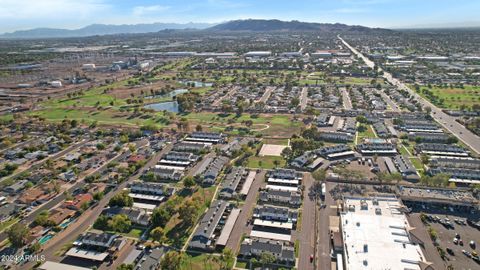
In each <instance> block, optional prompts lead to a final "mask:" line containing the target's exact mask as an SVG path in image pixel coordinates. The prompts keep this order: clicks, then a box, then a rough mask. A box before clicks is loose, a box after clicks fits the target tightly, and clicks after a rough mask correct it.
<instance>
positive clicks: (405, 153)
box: [398, 144, 410, 156]
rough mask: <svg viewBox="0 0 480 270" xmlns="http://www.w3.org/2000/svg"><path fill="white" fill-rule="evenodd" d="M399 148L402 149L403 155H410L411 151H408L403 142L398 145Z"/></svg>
mask: <svg viewBox="0 0 480 270" xmlns="http://www.w3.org/2000/svg"><path fill="white" fill-rule="evenodd" d="M398 150H399V151H400V154H401V155H402V156H410V153H408V151H407V148H405V146H404V145H403V144H401V145H400V146H399V147H398Z"/></svg>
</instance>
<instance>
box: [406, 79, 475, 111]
mask: <svg viewBox="0 0 480 270" xmlns="http://www.w3.org/2000/svg"><path fill="white" fill-rule="evenodd" d="M412 88H413V89H415V91H416V92H417V93H419V94H420V95H421V96H422V97H424V98H426V99H428V100H429V101H430V102H432V103H433V104H434V105H436V106H438V107H441V108H445V109H453V110H465V109H475V108H476V109H477V110H478V109H479V104H480V86H473V85H464V86H455V87H451V86H444V87H440V86H431V87H428V86H418V87H416V86H413V87H412Z"/></svg>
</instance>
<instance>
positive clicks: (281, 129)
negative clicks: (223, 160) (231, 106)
mask: <svg viewBox="0 0 480 270" xmlns="http://www.w3.org/2000/svg"><path fill="white" fill-rule="evenodd" d="M179 116H180V117H185V118H187V119H188V120H191V122H192V124H193V125H196V124H201V125H203V126H206V127H208V128H210V129H212V130H215V131H223V129H225V128H226V127H227V126H233V127H235V128H239V127H245V124H243V123H242V122H244V121H247V120H250V121H252V123H253V126H251V127H250V128H249V129H250V130H251V131H254V132H256V133H260V134H262V135H264V136H274V137H290V136H291V135H292V134H294V133H296V132H298V131H299V130H300V128H301V127H302V126H303V124H302V123H301V122H293V121H292V120H291V118H290V117H289V116H288V115H264V114H261V115H258V116H257V117H252V115H250V114H242V115H241V116H240V117H237V116H236V115H235V114H233V113H230V114H220V113H210V112H201V113H186V114H181V115H179ZM232 134H233V135H235V133H234V132H233V133H232Z"/></svg>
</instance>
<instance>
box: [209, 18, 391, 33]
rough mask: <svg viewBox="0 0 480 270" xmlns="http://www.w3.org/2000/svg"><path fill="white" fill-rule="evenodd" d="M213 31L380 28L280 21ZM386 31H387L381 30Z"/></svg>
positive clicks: (233, 25) (249, 22)
mask: <svg viewBox="0 0 480 270" xmlns="http://www.w3.org/2000/svg"><path fill="white" fill-rule="evenodd" d="M207 30H213V31H259V32H263V31H266V32H268V31H328V32H343V31H371V30H380V28H368V27H365V26H358V25H346V24H340V23H334V24H332V23H309V22H299V21H289V22H288V21H280V20H252V19H250V20H237V21H230V22H226V23H222V24H218V25H215V26H212V27H210V28H208V29H207ZM381 30H386V29H381Z"/></svg>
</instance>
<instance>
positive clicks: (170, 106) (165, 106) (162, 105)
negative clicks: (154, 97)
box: [143, 101, 180, 113]
mask: <svg viewBox="0 0 480 270" xmlns="http://www.w3.org/2000/svg"><path fill="white" fill-rule="evenodd" d="M143 107H144V108H145V109H152V110H154V111H157V112H161V111H169V112H173V113H178V112H179V111H180V108H179V106H178V102H176V101H166V102H158V103H152V104H148V105H145V106H143Z"/></svg>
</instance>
